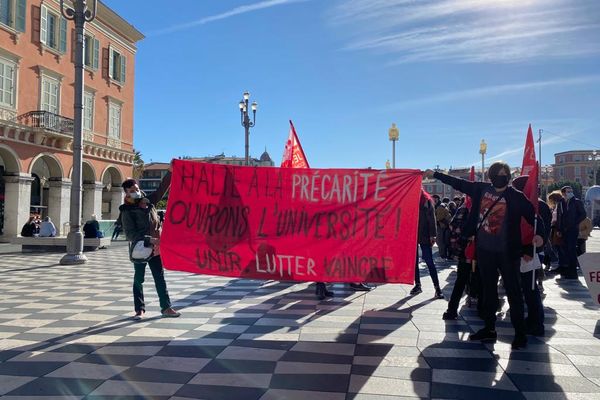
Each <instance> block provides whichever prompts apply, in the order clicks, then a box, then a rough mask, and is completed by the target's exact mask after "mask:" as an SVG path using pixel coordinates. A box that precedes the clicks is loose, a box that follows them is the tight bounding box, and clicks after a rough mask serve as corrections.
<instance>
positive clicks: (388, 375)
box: [0, 235, 600, 400]
mask: <svg viewBox="0 0 600 400" xmlns="http://www.w3.org/2000/svg"><path fill="white" fill-rule="evenodd" d="M597 236H600V235H597ZM599 243H600V242H599ZM598 250H600V246H598ZM87 255H88V257H89V263H88V264H86V265H80V266H61V265H58V260H59V259H60V257H61V255H60V254H43V255H21V254H4V255H0V293H2V296H1V298H0V396H3V398H6V399H32V398H35V399H90V400H93V399H171V400H183V399H207V400H217V399H227V400H232V399H243V400H253V399H261V400H269V399H290V400H295V399H301V400H305V399H311V400H342V399H356V400H375V399H386V400H391V399H400V398H408V397H420V398H446V399H448V398H450V399H524V398H526V399H544V400H554V399H563V398H573V399H599V398H600V397H599V396H600V395H599V393H600V340H598V337H600V324H599V323H598V319H599V317H600V312H599V311H600V310H599V309H598V307H595V306H594V305H593V303H592V301H591V299H590V298H589V295H588V294H587V290H586V288H585V286H584V283H583V279H580V280H579V281H571V282H561V281H556V280H553V279H549V280H547V281H546V284H545V285H546V294H547V295H546V298H545V302H544V304H545V307H546V330H547V335H546V337H544V338H539V339H537V338H530V344H529V346H528V348H527V349H526V350H519V351H511V350H510V341H511V339H512V329H511V326H510V320H509V318H508V316H507V315H506V311H507V310H506V308H505V309H504V310H503V312H502V313H501V315H500V319H499V323H498V332H499V335H500V337H499V341H498V343H497V344H495V345H482V344H480V343H470V342H469V341H468V340H467V336H468V334H469V333H470V332H472V331H475V330H477V329H479V328H481V327H482V323H481V321H480V320H479V319H478V318H477V316H476V312H475V310H474V309H469V308H467V307H463V308H462V310H461V318H460V319H459V320H457V321H450V322H446V321H442V319H441V314H442V312H443V311H444V310H445V308H446V301H443V300H433V299H432V295H433V288H432V286H431V280H430V279H429V278H428V277H427V276H426V275H427V273H426V272H425V271H426V269H423V273H424V274H425V276H424V277H423V285H424V292H423V294H421V295H418V296H415V297H411V296H409V295H408V291H409V290H410V287H409V286H406V285H381V286H379V287H377V288H376V289H375V290H373V291H371V292H369V293H364V292H357V293H355V292H353V291H351V290H349V289H348V288H347V287H346V286H345V285H342V284H339V285H334V288H333V290H334V291H335V297H334V298H333V299H328V300H325V301H317V300H316V298H315V296H314V286H313V285H310V284H304V283H298V284H293V283H285V282H274V281H268V282H262V281H254V280H243V279H229V278H223V277H210V276H203V275H192V274H186V273H179V272H172V271H167V273H166V278H167V284H168V288H169V292H170V295H171V299H172V300H173V301H174V306H175V307H176V308H178V309H181V311H182V317H181V318H178V319H163V318H160V317H159V310H158V304H157V303H158V301H157V297H156V294H155V291H154V287H153V281H152V276H151V274H150V272H149V271H147V276H146V284H145V294H146V298H147V300H148V303H149V304H148V306H147V311H148V313H147V318H146V319H144V320H142V321H140V322H137V321H133V320H132V319H131V316H132V315H133V310H132V308H133V305H132V295H131V280H132V275H133V268H132V266H131V264H130V263H129V262H128V261H127V255H126V248H125V247H123V246H117V247H111V248H110V249H108V250H102V251H98V252H95V253H87ZM439 270H440V280H441V282H443V283H444V285H445V288H444V292H445V294H446V296H447V297H448V296H449V294H450V292H451V290H452V284H453V281H454V278H455V275H456V273H455V269H454V268H453V267H451V266H440V268H439ZM505 307H506V306H505Z"/></svg>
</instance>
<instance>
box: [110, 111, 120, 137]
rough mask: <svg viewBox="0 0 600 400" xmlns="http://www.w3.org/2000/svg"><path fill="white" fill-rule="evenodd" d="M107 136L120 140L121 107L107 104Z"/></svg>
mask: <svg viewBox="0 0 600 400" xmlns="http://www.w3.org/2000/svg"><path fill="white" fill-rule="evenodd" d="M108 136H109V137H111V138H115V139H120V138H121V105H120V104H116V103H108Z"/></svg>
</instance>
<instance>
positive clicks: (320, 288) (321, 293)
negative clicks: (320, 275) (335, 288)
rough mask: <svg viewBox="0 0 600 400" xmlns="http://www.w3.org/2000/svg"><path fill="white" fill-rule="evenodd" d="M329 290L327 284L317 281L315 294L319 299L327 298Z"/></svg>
mask: <svg viewBox="0 0 600 400" xmlns="http://www.w3.org/2000/svg"><path fill="white" fill-rule="evenodd" d="M326 292H327V288H326V287H325V284H324V283H322V282H317V288H316V290H315V294H316V295H317V299H319V300H325V296H326V294H325V293H326Z"/></svg>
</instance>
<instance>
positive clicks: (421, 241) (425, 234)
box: [410, 189, 444, 299]
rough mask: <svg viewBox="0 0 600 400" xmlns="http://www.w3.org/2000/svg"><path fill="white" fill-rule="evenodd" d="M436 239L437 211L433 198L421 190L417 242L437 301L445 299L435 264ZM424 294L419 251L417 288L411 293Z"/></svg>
mask: <svg viewBox="0 0 600 400" xmlns="http://www.w3.org/2000/svg"><path fill="white" fill-rule="evenodd" d="M435 237H436V223H435V209H434V206H433V204H432V200H431V197H430V196H429V194H428V193H427V192H425V191H424V190H423V189H421V198H420V200H419V225H418V232H417V241H418V245H419V247H421V255H422V257H423V261H425V264H427V268H428V269H429V276H430V277H431V280H432V281H433V287H434V288H435V294H434V297H435V298H436V299H443V298H444V294H443V293H442V289H440V281H439V279H438V273H437V269H436V268H435V264H434V262H433V252H432V248H433V245H434V243H435ZM421 292H423V289H421V276H420V274H419V252H418V251H417V259H416V262H415V286H414V287H413V288H412V290H411V291H410V294H411V295H417V294H419V293H421Z"/></svg>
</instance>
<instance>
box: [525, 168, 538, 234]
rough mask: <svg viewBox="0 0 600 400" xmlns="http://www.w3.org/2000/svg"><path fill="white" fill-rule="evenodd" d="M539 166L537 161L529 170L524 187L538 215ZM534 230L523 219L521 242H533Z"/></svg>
mask: <svg viewBox="0 0 600 400" xmlns="http://www.w3.org/2000/svg"><path fill="white" fill-rule="evenodd" d="M538 168H539V165H538V163H537V162H536V163H535V164H533V169H531V170H530V171H529V176H528V178H527V182H526V183H525V187H524V188H523V194H524V195H525V196H526V197H527V199H529V201H530V202H531V204H532V205H533V208H534V209H535V215H536V216H537V215H538V176H539V175H538ZM533 230H534V228H533V227H532V226H531V225H529V224H528V223H527V222H526V221H524V220H523V219H521V242H522V243H523V244H531V241H532V240H533V235H534V233H533Z"/></svg>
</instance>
